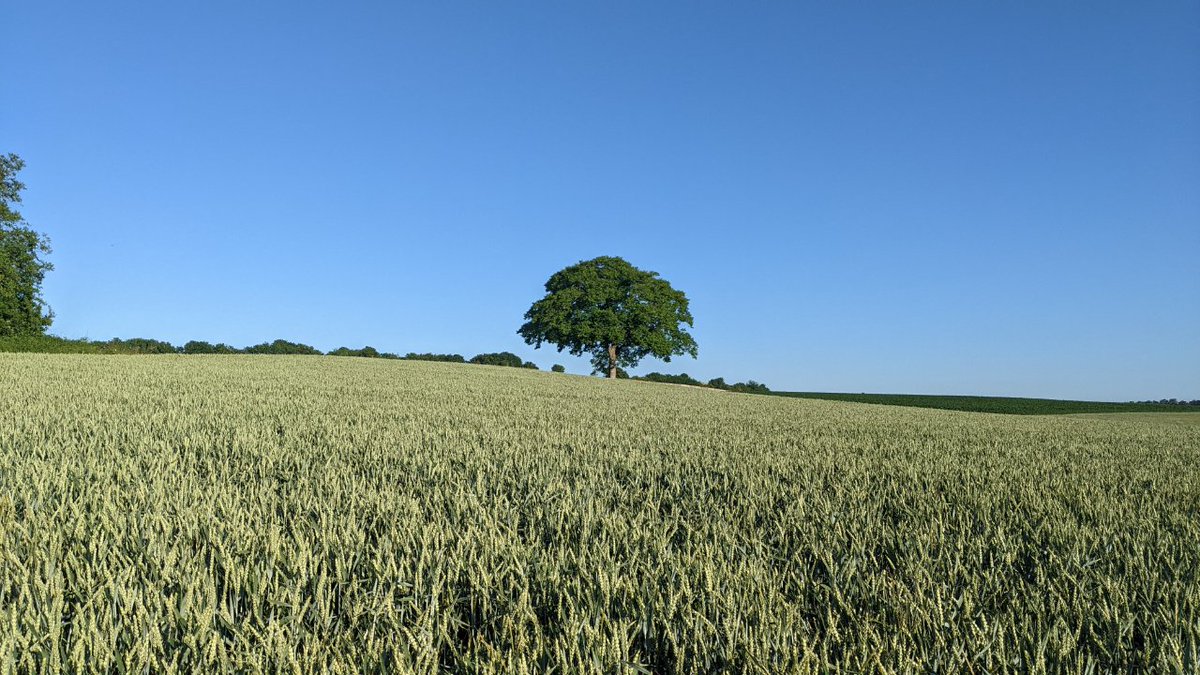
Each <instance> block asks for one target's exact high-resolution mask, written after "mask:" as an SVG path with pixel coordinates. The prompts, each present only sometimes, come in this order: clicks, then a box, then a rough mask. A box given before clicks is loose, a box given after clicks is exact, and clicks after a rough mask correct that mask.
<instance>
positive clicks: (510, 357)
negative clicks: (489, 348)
mask: <svg viewBox="0 0 1200 675" xmlns="http://www.w3.org/2000/svg"><path fill="white" fill-rule="evenodd" d="M471 363H475V364H478V365H481V366H508V367H509V368H520V367H522V366H524V365H525V364H524V362H522V361H521V357H519V356H517V355H516V354H514V353H512V352H497V353H494V354H476V355H475V356H474V357H472V358H471Z"/></svg>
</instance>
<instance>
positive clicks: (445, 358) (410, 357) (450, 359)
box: [404, 352, 467, 363]
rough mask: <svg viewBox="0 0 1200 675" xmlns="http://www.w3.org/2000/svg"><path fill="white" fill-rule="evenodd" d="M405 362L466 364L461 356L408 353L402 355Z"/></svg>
mask: <svg viewBox="0 0 1200 675" xmlns="http://www.w3.org/2000/svg"><path fill="white" fill-rule="evenodd" d="M404 359H405V360H406V361H440V362H443V363H466V362H467V360H466V359H464V358H463V356H462V354H417V353H414V352H409V353H407V354H405V355H404Z"/></svg>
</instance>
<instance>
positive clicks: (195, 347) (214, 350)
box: [183, 340, 242, 354]
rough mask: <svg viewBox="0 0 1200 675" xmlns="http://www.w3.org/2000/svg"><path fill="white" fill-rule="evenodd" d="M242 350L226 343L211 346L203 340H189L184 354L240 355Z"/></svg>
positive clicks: (184, 347) (184, 348)
mask: <svg viewBox="0 0 1200 675" xmlns="http://www.w3.org/2000/svg"><path fill="white" fill-rule="evenodd" d="M241 351H242V350H240V349H238V348H237V347H230V346H229V345H227V344H225V343H224V342H218V343H217V344H215V345H214V344H210V343H208V342H205V341H203V340H189V341H188V342H187V344H185V345H183V353H184V354H240V353H241Z"/></svg>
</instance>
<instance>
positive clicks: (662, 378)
mask: <svg viewBox="0 0 1200 675" xmlns="http://www.w3.org/2000/svg"><path fill="white" fill-rule="evenodd" d="M637 379H639V380H646V381H647V382H663V383H665V384H686V385H688V386H692V387H703V386H704V383H703V382H701V381H700V380H697V379H695V378H693V377H692V376H690V375H688V374H687V373H680V374H679V375H666V374H664V373H650V374H649V375H643V376H641V377H639V378H637Z"/></svg>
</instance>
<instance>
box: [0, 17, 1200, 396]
mask: <svg viewBox="0 0 1200 675" xmlns="http://www.w3.org/2000/svg"><path fill="white" fill-rule="evenodd" d="M5 25H6V28H5V38H4V40H3V43H2V46H0V61H2V62H3V64H4V66H3V72H4V82H5V91H6V93H5V104H4V105H3V106H2V107H0V132H2V133H0V138H2V139H3V147H0V151H3V152H16V153H18V154H20V155H21V156H22V157H23V158H24V159H25V160H26V162H27V165H28V166H27V169H26V170H25V171H24V172H23V174H22V178H23V179H24V181H25V182H26V184H27V185H28V189H27V190H26V193H25V204H24V207H23V209H22V210H23V212H24V214H25V216H26V219H27V220H28V221H29V222H30V223H31V224H32V225H33V226H34V227H35V228H37V229H40V230H42V231H45V232H46V233H48V234H49V236H50V237H51V239H52V241H53V245H54V254H53V256H52V257H51V260H52V261H53V262H54V264H55V265H56V266H57V269H56V271H54V272H52V273H51V275H50V276H49V277H48V279H47V281H46V285H45V295H46V297H47V299H48V301H49V302H50V304H51V305H52V307H53V309H54V311H55V312H56V314H57V318H56V320H55V323H54V326H53V329H52V330H53V332H55V333H58V334H60V335H66V336H71V337H79V336H87V337H90V338H93V339H107V338H109V337H113V336H121V337H134V336H145V337H156V338H160V339H167V340H171V341H173V342H176V343H181V342H183V341H186V340H188V339H207V340H210V341H223V342H228V343H232V344H235V345H245V344H250V343H256V342H261V341H264V340H270V339H274V338H276V337H284V338H288V339H293V340H299V341H303V342H307V343H310V344H313V345H315V346H317V347H320V348H324V349H331V348H334V347H338V346H341V345H347V346H351V347H357V346H361V345H364V344H370V345H373V346H375V347H377V348H379V349H381V350H388V351H399V352H407V351H442V352H460V353H463V354H466V355H467V356H470V355H471V354H474V353H476V352H481V351H499V350H511V351H515V352H517V353H519V354H521V355H522V356H524V357H526V358H532V359H533V360H534V361H535V362H537V363H538V364H539V365H541V366H542V367H543V368H547V367H549V366H550V365H551V364H552V363H556V362H559V363H564V364H566V365H567V367H568V369H569V370H571V371H573V372H584V371H586V369H587V366H586V363H585V362H584V360H582V359H573V358H571V357H569V356H567V355H565V354H562V355H560V354H558V353H556V352H554V351H553V349H547V348H545V347H543V348H542V349H541V350H537V351H535V350H533V349H532V348H531V347H528V346H526V345H524V344H523V343H522V342H521V340H520V338H519V337H518V336H517V335H516V329H517V328H518V326H519V325H520V323H521V316H522V314H523V313H524V311H525V309H527V308H528V306H529V304H530V303H531V302H532V301H533V300H535V299H537V298H538V297H540V295H541V293H542V284H543V283H544V282H545V280H546V278H547V277H549V275H550V274H551V273H553V272H554V271H556V270H558V269H560V268H561V267H563V266H565V265H567V264H571V263H574V262H577V261H579V260H582V259H587V258H591V257H594V256H597V255H619V256H623V257H625V258H626V259H628V260H629V261H630V262H632V263H633V264H635V265H637V266H639V267H643V268H646V269H651V270H655V271H658V272H660V273H661V274H662V275H663V276H664V277H665V278H666V279H668V280H669V281H671V282H672V283H673V284H674V285H675V286H676V287H677V288H679V289H681V290H683V291H684V292H685V293H687V295H688V297H689V298H690V299H691V303H692V310H693V314H694V315H695V317H696V324H695V330H694V335H695V337H696V339H697V341H698V342H699V344H700V358H699V359H698V360H695V361H693V360H691V359H690V358H684V359H678V360H675V361H673V362H672V363H670V364H663V363H661V362H656V361H647V362H645V363H644V365H643V367H642V368H640V369H639V370H640V371H641V372H648V371H650V370H660V371H667V372H681V371H686V372H688V373H690V374H692V375H693V376H697V377H701V378H705V379H707V378H709V377H714V376H718V375H721V376H724V377H726V378H727V379H730V380H735V379H736V380H743V379H749V378H753V379H756V380H760V381H764V382H766V383H767V384H769V385H771V386H772V387H773V388H776V389H793V390H809V391H813V390H818V391H852V392H859V391H866V392H907V393H964V394H996V395H1030V396H1052V397H1069V398H1086V399H1113V400H1128V399H1138V398H1148V397H1153V398H1160V397H1169V396H1178V397H1187V398H1200V264H1198V262H1197V261H1200V40H1197V39H1196V35H1198V34H1200V5H1198V4H1197V3H1195V2H1177V3H1172V2H1151V3H1089V4H1088V5H1086V6H1084V5H1080V4H1079V3H1057V2H1048V3H987V4H985V3H950V2H946V3H813V4H810V5H805V4H801V3H770V2H768V3H714V2H699V3H644V2H638V3H632V2H629V3H625V2H614V3H586V4H585V3H536V4H535V3H420V4H419V3H412V4H406V5H401V4H400V3H378V4H362V3H319V4H318V3H311V4H306V3H291V2H289V3H267V2H262V3H258V2H255V3H242V2H238V3H234V2H212V3H208V2H205V3H151V2H143V3H124V2H109V3H71V4H63V3H57V2H36V3H33V2H26V3H17V4H15V5H12V6H10V7H8V8H7V9H6V10H5Z"/></svg>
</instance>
